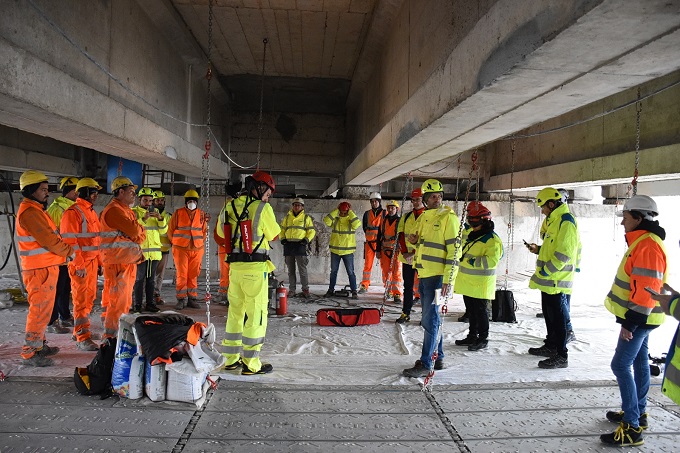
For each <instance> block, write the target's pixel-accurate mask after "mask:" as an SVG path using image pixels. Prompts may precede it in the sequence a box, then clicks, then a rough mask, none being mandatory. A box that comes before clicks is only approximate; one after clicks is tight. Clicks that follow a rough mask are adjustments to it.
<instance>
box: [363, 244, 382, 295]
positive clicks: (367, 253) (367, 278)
mask: <svg viewBox="0 0 680 453" xmlns="http://www.w3.org/2000/svg"><path fill="white" fill-rule="evenodd" d="M375 246H376V243H375V242H372V243H370V245H369V243H368V242H365V243H364V274H363V275H362V276H361V286H363V287H364V288H366V289H368V287H369V286H371V271H372V270H373V260H375V255H376V254H377V255H380V252H375V251H373V249H372V248H371V247H375ZM379 259H380V257H378V260H379Z"/></svg>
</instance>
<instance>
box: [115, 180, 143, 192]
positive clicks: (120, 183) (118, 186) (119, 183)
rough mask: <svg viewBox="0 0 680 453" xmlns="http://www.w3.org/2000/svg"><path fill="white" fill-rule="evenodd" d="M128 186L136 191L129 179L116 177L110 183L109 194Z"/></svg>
mask: <svg viewBox="0 0 680 453" xmlns="http://www.w3.org/2000/svg"><path fill="white" fill-rule="evenodd" d="M130 186H132V187H134V188H135V190H137V186H136V185H135V184H133V182H132V180H131V179H130V178H128V177H127V176H117V177H115V178H113V181H111V192H115V191H116V190H118V189H122V188H124V187H130Z"/></svg>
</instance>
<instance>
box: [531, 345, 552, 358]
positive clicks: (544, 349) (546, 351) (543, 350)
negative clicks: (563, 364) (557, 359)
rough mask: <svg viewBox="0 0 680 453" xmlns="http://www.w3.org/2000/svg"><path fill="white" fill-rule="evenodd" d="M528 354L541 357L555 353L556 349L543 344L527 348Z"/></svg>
mask: <svg viewBox="0 0 680 453" xmlns="http://www.w3.org/2000/svg"><path fill="white" fill-rule="evenodd" d="M529 354H531V355H539V356H542V357H552V356H554V355H555V354H557V349H553V348H549V347H548V346H546V345H543V346H541V347H540V348H529Z"/></svg>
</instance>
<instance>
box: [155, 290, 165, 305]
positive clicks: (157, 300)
mask: <svg viewBox="0 0 680 453" xmlns="http://www.w3.org/2000/svg"><path fill="white" fill-rule="evenodd" d="M153 299H154V302H155V303H156V305H165V301H164V300H163V299H161V295H160V294H158V293H154V294H153Z"/></svg>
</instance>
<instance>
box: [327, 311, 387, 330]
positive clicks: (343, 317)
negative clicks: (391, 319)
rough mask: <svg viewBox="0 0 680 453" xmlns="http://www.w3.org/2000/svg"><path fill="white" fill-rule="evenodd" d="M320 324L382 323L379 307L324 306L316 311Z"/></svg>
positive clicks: (360, 324)
mask: <svg viewBox="0 0 680 453" xmlns="http://www.w3.org/2000/svg"><path fill="white" fill-rule="evenodd" d="M316 323H317V324H318V325H320V326H337V327H354V326H366V325H370V324H380V310H378V309H377V308H361V307H358V308H322V309H320V310H319V311H317V312H316Z"/></svg>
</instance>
